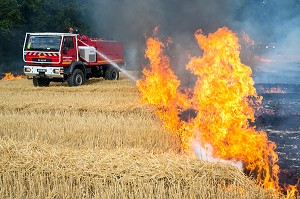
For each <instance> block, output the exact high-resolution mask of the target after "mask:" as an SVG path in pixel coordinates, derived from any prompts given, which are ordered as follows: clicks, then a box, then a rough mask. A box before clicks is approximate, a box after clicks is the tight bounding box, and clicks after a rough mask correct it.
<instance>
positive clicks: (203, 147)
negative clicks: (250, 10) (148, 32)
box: [137, 28, 281, 190]
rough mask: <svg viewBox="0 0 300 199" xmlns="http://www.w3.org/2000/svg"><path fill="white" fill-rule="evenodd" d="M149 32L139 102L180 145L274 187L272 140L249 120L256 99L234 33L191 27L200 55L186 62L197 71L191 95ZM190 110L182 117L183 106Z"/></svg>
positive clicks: (273, 147)
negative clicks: (204, 31)
mask: <svg viewBox="0 0 300 199" xmlns="http://www.w3.org/2000/svg"><path fill="white" fill-rule="evenodd" d="M156 32H157V30H155V31H154V37H149V38H148V39H147V42H146V45H147V49H146V52H145V55H146V57H147V58H148V59H149V61H150V67H149V69H144V70H143V74H144V77H143V79H141V80H139V81H138V82H137V86H138V88H139V90H140V92H141V102H143V103H148V104H152V105H155V106H156V107H157V115H158V116H159V117H160V118H161V120H162V121H163V122H164V124H165V126H166V127H167V128H168V129H169V131H171V132H173V133H175V134H177V135H179V136H180V138H181V141H182V147H183V149H184V150H185V151H187V152H191V151H193V152H195V153H196V155H197V156H198V157H201V158H202V159H205V160H209V161H212V162H216V161H221V159H222V161H221V162H231V165H235V166H237V167H241V163H243V166H244V169H245V170H247V173H249V174H250V175H252V176H255V177H256V179H257V181H258V182H259V183H261V184H263V185H264V187H265V188H270V189H276V190H280V189H281V188H280V187H279V183H278V182H279V179H278V172H279V166H278V165H277V161H278V155H277V154H276V153H275V151H274V150H275V148H276V144H275V143H273V142H271V141H270V140H268V136H267V134H266V133H265V132H263V131H257V130H256V129H255V127H252V126H251V125H250V124H249V121H252V122H254V120H255V119H254V113H255V110H254V108H253V105H255V104H256V106H257V105H260V103H261V97H259V96H258V94H257V93H256V89H255V88H254V81H253V79H252V77H251V75H252V70H251V68H250V67H248V66H246V65H244V64H242V63H241V61H240V58H239V54H240V51H239V50H240V45H239V43H238V38H237V36H236V35H235V34H234V33H233V32H232V31H230V30H229V29H227V28H220V29H218V30H217V31H216V32H215V33H213V34H209V35H208V36H205V35H204V34H202V31H200V30H199V31H197V32H196V33H195V37H196V40H197V42H198V44H199V46H200V47H201V48H202V49H203V56H202V57H192V58H191V59H190V61H189V63H188V64H187V68H188V69H189V70H190V71H192V72H193V73H194V74H195V75H196V76H197V77H198V79H197V81H196V85H195V88H194V90H193V92H192V96H188V95H186V94H185V93H184V92H181V91H180V90H179V89H178V87H179V85H180V81H179V80H178V79H177V76H176V75H175V74H174V73H173V71H172V70H171V69H170V60H169V57H168V56H166V55H165V54H164V49H165V48H166V44H163V43H162V42H161V41H159V39H158V38H157V37H155V33H156ZM190 109H192V110H195V112H196V116H193V117H189V119H185V120H182V119H181V117H180V115H181V113H183V112H184V111H186V110H190Z"/></svg>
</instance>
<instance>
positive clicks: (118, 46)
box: [23, 33, 126, 86]
mask: <svg viewBox="0 0 300 199" xmlns="http://www.w3.org/2000/svg"><path fill="white" fill-rule="evenodd" d="M23 60H24V62H25V66H24V73H25V75H26V76H27V77H31V78H32V79H33V85H34V86H49V84H50V82H51V81H52V82H59V81H60V82H63V81H67V82H68V85H69V86H80V85H82V84H83V83H84V82H85V81H86V80H87V79H89V78H90V77H104V78H105V79H107V80H117V79H119V72H120V69H121V68H122V67H124V66H125V65H126V63H125V60H124V48H123V44H122V43H121V42H117V41H110V40H104V39H102V38H89V37H88V36H86V35H79V34H73V33H27V34H26V37H25V41H24V47H23Z"/></svg>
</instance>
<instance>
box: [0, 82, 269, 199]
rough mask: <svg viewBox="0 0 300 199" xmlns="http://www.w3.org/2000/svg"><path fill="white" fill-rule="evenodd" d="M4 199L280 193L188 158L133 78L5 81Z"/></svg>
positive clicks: (1, 92)
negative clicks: (46, 83)
mask: <svg viewBox="0 0 300 199" xmlns="http://www.w3.org/2000/svg"><path fill="white" fill-rule="evenodd" d="M0 96H1V97H0V127H1V128H0V198H20V199H21V198H273V196H272V195H271V193H270V192H268V191H266V190H264V189H263V188H261V187H260V186H258V185H256V184H255V182H254V180H252V179H250V178H249V177H247V176H245V175H244V174H243V173H242V172H240V171H239V170H237V169H235V168H232V167H229V166H226V165H222V164H211V163H206V162H202V161H199V160H197V159H195V158H194V157H190V156H186V155H185V154H184V153H183V152H182V151H181V147H180V140H179V139H178V138H177V137H175V136H173V135H170V134H169V133H167V132H166V130H165V129H163V127H162V124H161V122H160V121H159V120H158V119H157V118H156V116H155V115H154V109H153V108H151V107H147V106H145V105H141V104H140V103H139V95H138V92H137V89H136V87H135V85H134V83H132V82H130V81H129V80H127V79H126V78H124V77H122V78H121V80H120V81H103V80H102V79H92V80H91V81H89V84H87V85H84V86H81V87H75V88H74V87H72V88H70V87H66V86H65V85H61V84H55V83H51V84H50V87H47V88H36V87H33V86H32V83H31V81H29V80H26V79H21V80H11V81H9V80H8V81H0Z"/></svg>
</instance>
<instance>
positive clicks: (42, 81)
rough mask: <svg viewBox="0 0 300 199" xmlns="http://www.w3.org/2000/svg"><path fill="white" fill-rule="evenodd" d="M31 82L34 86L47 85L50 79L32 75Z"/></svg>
mask: <svg viewBox="0 0 300 199" xmlns="http://www.w3.org/2000/svg"><path fill="white" fill-rule="evenodd" d="M32 83H33V85H34V86H45V87H47V86H49V84H50V81H49V80H48V79H46V78H38V77H33V79H32Z"/></svg>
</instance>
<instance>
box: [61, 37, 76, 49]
mask: <svg viewBox="0 0 300 199" xmlns="http://www.w3.org/2000/svg"><path fill="white" fill-rule="evenodd" d="M63 47H65V48H67V49H73V48H74V43H73V37H64V42H63Z"/></svg>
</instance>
